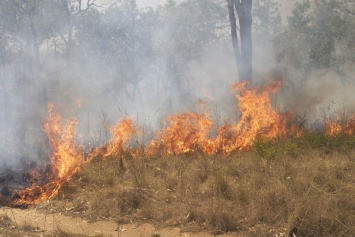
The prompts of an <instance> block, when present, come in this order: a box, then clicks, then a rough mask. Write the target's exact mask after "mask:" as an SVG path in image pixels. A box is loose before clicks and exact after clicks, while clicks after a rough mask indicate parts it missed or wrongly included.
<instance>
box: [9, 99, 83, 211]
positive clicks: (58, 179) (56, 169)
mask: <svg viewBox="0 0 355 237" xmlns="http://www.w3.org/2000/svg"><path fill="white" fill-rule="evenodd" d="M48 107H49V111H48V113H49V116H48V118H47V119H46V120H45V122H44V125H43V129H44V131H45V132H46V134H47V136H48V139H49V143H50V145H51V148H52V152H51V157H50V164H49V166H46V167H45V168H44V169H43V170H40V169H38V168H36V169H34V170H33V171H32V172H31V175H32V176H33V177H43V178H42V179H43V180H42V181H41V182H43V183H40V184H39V182H35V183H33V184H32V186H31V187H29V188H26V189H23V190H21V191H19V192H18V193H17V195H16V197H15V200H14V202H13V204H14V205H33V204H35V203H37V202H41V201H44V200H47V199H50V198H52V197H54V196H56V195H57V194H58V191H59V189H60V188H61V187H62V185H63V184H64V183H65V182H67V181H68V180H69V179H70V178H71V177H72V175H73V174H75V173H76V172H77V171H78V170H79V168H80V165H81V164H82V163H83V162H84V157H83V152H82V151H83V149H82V148H81V147H80V146H78V145H77V144H76V142H75V136H74V135H75V125H76V123H77V121H76V120H75V119H71V120H69V121H67V122H66V123H65V124H62V121H61V120H62V119H61V117H60V115H59V114H58V113H57V112H56V111H54V104H53V103H50V104H49V106H48ZM40 172H42V173H43V175H41V174H39V173H40Z"/></svg>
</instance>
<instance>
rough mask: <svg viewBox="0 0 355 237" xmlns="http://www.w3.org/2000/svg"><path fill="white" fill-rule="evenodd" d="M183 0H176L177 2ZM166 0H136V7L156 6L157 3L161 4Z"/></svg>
mask: <svg viewBox="0 0 355 237" xmlns="http://www.w3.org/2000/svg"><path fill="white" fill-rule="evenodd" d="M182 1H183V0H176V1H175V2H177V3H179V2H182ZM167 2H168V1H167V0H136V3H137V5H138V7H156V6H157V5H163V4H165V3H167Z"/></svg>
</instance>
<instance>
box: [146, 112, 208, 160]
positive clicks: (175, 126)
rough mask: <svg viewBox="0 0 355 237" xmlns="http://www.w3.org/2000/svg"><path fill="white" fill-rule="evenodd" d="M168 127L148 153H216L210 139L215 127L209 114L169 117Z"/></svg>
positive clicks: (159, 135) (166, 121)
mask: <svg viewBox="0 0 355 237" xmlns="http://www.w3.org/2000/svg"><path fill="white" fill-rule="evenodd" d="M164 124H165V125H166V127H165V128H164V129H162V130H160V131H158V132H157V135H156V137H155V139H153V140H152V141H151V142H150V144H149V145H148V147H147V153H148V154H149V155H153V154H156V153H160V154H166V155H168V154H183V153H187V152H195V151H203V152H205V153H207V154H212V153H214V150H215V148H214V144H213V142H211V140H210V139H209V138H208V134H209V133H210V132H211V130H212V128H213V125H212V121H211V119H210V118H209V116H208V114H207V113H202V114H199V113H194V112H187V113H184V114H177V115H172V116H170V117H168V118H167V119H166V120H165V121H164Z"/></svg>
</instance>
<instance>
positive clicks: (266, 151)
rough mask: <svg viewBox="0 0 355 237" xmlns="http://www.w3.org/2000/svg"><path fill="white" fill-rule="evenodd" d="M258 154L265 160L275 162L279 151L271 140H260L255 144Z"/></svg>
mask: <svg viewBox="0 0 355 237" xmlns="http://www.w3.org/2000/svg"><path fill="white" fill-rule="evenodd" d="M254 149H255V151H256V153H257V154H258V155H259V156H260V157H261V158H264V159H267V160H273V159H275V158H276V156H277V153H278V149H277V144H276V143H275V142H274V141H271V140H265V139H262V138H258V139H257V140H256V141H255V143H254Z"/></svg>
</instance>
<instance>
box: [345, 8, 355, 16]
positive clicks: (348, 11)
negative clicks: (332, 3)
mask: <svg viewBox="0 0 355 237" xmlns="http://www.w3.org/2000/svg"><path fill="white" fill-rule="evenodd" d="M345 11H346V12H347V13H349V14H351V15H353V16H355V12H352V11H350V10H349V9H345Z"/></svg>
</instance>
